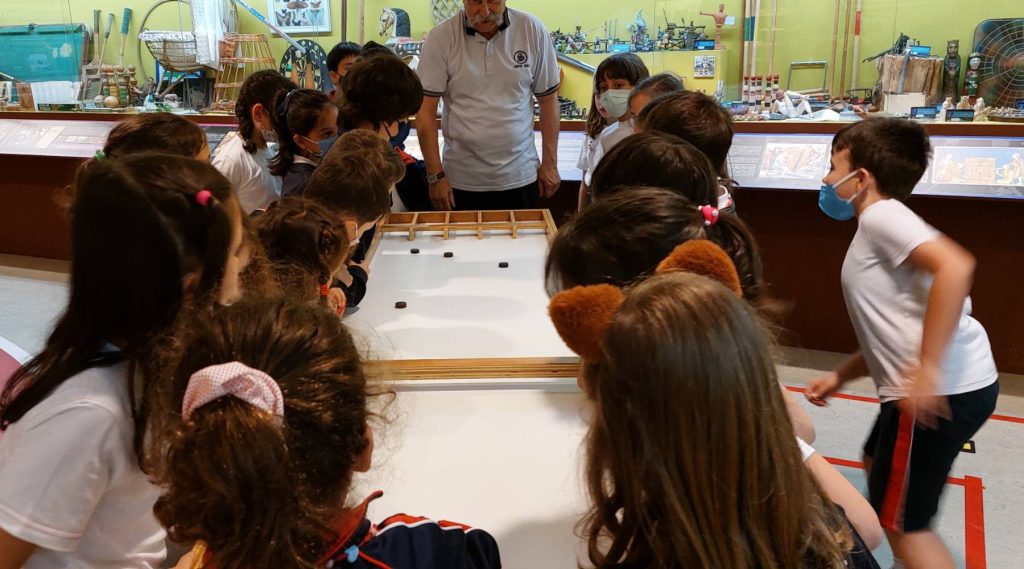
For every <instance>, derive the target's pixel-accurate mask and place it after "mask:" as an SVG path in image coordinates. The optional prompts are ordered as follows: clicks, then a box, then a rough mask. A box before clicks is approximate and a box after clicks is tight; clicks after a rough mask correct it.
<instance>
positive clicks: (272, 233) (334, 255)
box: [253, 196, 356, 315]
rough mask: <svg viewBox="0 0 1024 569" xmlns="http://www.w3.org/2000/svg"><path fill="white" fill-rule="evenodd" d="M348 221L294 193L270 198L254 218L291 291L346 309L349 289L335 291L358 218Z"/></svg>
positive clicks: (272, 260)
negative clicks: (270, 201)
mask: <svg viewBox="0 0 1024 569" xmlns="http://www.w3.org/2000/svg"><path fill="white" fill-rule="evenodd" d="M350 225H351V227H350V228H349V229H346V227H345V225H344V224H343V223H342V222H341V221H340V220H339V219H337V218H336V217H335V216H334V214H332V213H331V212H330V210H328V209H327V208H325V207H324V206H322V205H320V204H318V203H315V202H312V201H310V200H307V199H303V198H300V197H296V196H292V197H286V198H283V199H281V200H280V201H276V202H274V203H272V204H270V207H269V208H267V211H266V212H264V213H263V215H260V216H259V217H256V218H253V228H254V230H255V233H256V237H257V238H258V239H259V241H260V243H262V244H263V250H264V251H265V252H266V255H267V258H268V259H269V261H270V267H271V271H272V273H273V275H274V279H275V280H276V281H277V284H278V285H279V286H280V287H281V290H282V291H284V292H285V294H287V295H288V296H290V297H292V298H294V299H296V300H300V301H303V302H311V301H314V300H317V299H321V300H322V301H324V302H326V303H327V304H328V306H330V308H331V309H332V310H334V311H335V312H336V313H337V314H339V315H341V314H342V313H343V312H344V310H345V295H344V294H339V295H336V296H335V295H331V294H330V286H331V283H333V282H334V278H335V276H336V275H337V274H338V272H339V271H341V270H342V269H343V268H345V262H346V261H347V260H348V257H349V254H350V251H351V249H352V247H351V245H350V243H351V241H352V239H353V238H354V236H355V231H356V228H355V223H354V222H353V223H351V224H350Z"/></svg>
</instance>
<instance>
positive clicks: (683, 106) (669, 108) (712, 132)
mask: <svg viewBox="0 0 1024 569" xmlns="http://www.w3.org/2000/svg"><path fill="white" fill-rule="evenodd" d="M637 130H638V131H647V130H658V131H661V132H667V133H669V134H674V135H676V136H678V137H679V138H681V139H683V140H685V141H686V142H689V143H690V144H692V145H694V146H696V147H697V148H700V149H701V150H702V151H703V152H704V154H706V155H707V157H708V159H709V160H711V165H712V166H714V167H715V170H716V171H717V173H718V177H719V188H718V209H719V210H722V211H735V209H736V206H735V203H734V202H733V198H732V191H731V190H730V187H731V185H732V182H731V181H730V179H729V171H728V168H727V167H726V160H727V159H728V157H729V148H730V147H732V135H733V128H732V117H731V116H729V113H728V112H727V111H726V110H725V109H723V108H722V105H720V104H718V102H717V101H715V100H714V99H712V98H711V97H709V96H707V95H705V94H704V93H697V92H694V91H683V92H679V93H670V94H668V95H663V96H661V97H659V98H657V99H655V100H653V101H651V102H650V103H648V104H647V106H646V107H644V110H643V111H642V112H641V113H640V116H639V118H638V120H637Z"/></svg>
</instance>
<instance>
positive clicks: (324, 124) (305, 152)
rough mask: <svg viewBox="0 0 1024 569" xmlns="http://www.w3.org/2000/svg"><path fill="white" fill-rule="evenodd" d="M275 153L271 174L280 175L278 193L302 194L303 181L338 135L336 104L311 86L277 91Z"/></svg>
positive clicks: (287, 194)
mask: <svg viewBox="0 0 1024 569" xmlns="http://www.w3.org/2000/svg"><path fill="white" fill-rule="evenodd" d="M274 111H275V113H276V114H275V115H274V132H275V133H276V134H277V140H278V144H277V155H276V156H274V158H272V159H271V160H270V173H271V174H273V175H275V176H280V177H281V195H282V196H291V195H302V192H303V190H304V189H305V188H306V182H307V181H309V177H310V176H311V175H313V170H314V169H315V168H316V167H317V164H319V163H320V161H321V160H322V159H323V157H324V155H325V154H327V149H329V148H330V147H331V145H333V144H334V141H335V140H337V138H338V107H337V106H335V105H334V103H333V102H331V99H330V98H329V97H328V96H327V95H324V94H323V93H321V92H320V91H315V90H313V89H293V90H291V91H288V92H287V93H283V92H282V93H278V95H277V98H276V99H275V100H274Z"/></svg>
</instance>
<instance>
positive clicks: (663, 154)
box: [591, 132, 718, 204]
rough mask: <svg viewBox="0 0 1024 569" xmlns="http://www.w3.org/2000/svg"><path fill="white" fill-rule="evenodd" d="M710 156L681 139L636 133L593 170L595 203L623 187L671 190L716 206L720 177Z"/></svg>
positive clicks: (651, 133) (606, 156) (699, 201)
mask: <svg viewBox="0 0 1024 569" xmlns="http://www.w3.org/2000/svg"><path fill="white" fill-rule="evenodd" d="M714 172H715V171H714V168H712V167H711V164H710V162H708V159H707V156H705V155H704V153H703V152H701V151H700V150H699V149H697V148H696V147H695V146H693V145H692V144H690V143H688V142H685V141H683V140H682V139H681V138H679V137H678V136H673V135H671V134H665V133H663V132H641V133H637V134H634V135H632V136H630V137H628V138H626V139H625V140H623V141H622V142H620V143H619V144H618V145H616V146H615V148H614V149H612V151H611V152H609V153H608V154H607V155H605V157H604V159H603V160H601V163H600V164H599V165H598V166H597V168H596V169H595V170H594V176H593V178H592V179H591V182H592V183H593V186H592V187H591V193H592V196H593V199H594V200H600V199H602V198H605V197H607V196H609V195H611V194H613V193H615V192H617V191H619V190H620V189H621V188H625V187H635V186H651V187H657V188H668V189H670V190H672V191H674V192H676V193H678V194H679V195H681V196H683V197H685V198H687V199H689V200H690V201H692V202H694V203H700V204H717V202H718V177H717V176H716V175H715V173H714Z"/></svg>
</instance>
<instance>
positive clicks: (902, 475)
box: [864, 381, 999, 533]
mask: <svg viewBox="0 0 1024 569" xmlns="http://www.w3.org/2000/svg"><path fill="white" fill-rule="evenodd" d="M998 396H999V382H998V381H997V382H995V383H993V384H992V385H989V386H988V387H983V388H981V389H978V390H977V391H971V392H968V393H961V394H959V395H950V396H948V398H949V409H950V412H951V413H952V420H946V419H941V418H940V419H939V426H938V428H937V429H926V428H922V427H919V426H917V425H916V424H915V421H914V417H912V416H910V415H907V414H904V413H901V412H900V409H899V406H898V405H897V403H898V402H897V401H890V402H887V403H882V408H881V410H880V411H879V413H878V419H876V420H875V426H874V428H872V429H871V434H870V435H869V436H868V440H867V442H865V443H864V455H865V456H867V457H868V458H871V459H872V465H871V472H870V473H869V474H868V495H869V497H870V499H871V505H872V506H874V508H875V512H877V513H878V519H879V521H881V522H882V527H883V528H885V529H887V530H890V531H896V532H900V533H910V532H914V531H920V530H923V529H928V528H929V527H931V522H932V518H933V517H935V513H936V512H937V511H938V508H939V497H940V496H941V495H942V490H943V489H944V488H945V485H946V477H947V476H948V475H949V471H950V470H951V469H952V468H953V462H954V461H955V460H956V458H957V456H958V455H959V454H960V451H961V449H963V446H964V443H966V442H967V441H969V440H970V438H971V437H973V436H974V434H975V433H977V432H978V429H980V428H981V426H982V425H983V424H985V421H987V420H988V418H989V416H991V415H992V412H993V411H994V410H995V408H996V398H997V397H998Z"/></svg>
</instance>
